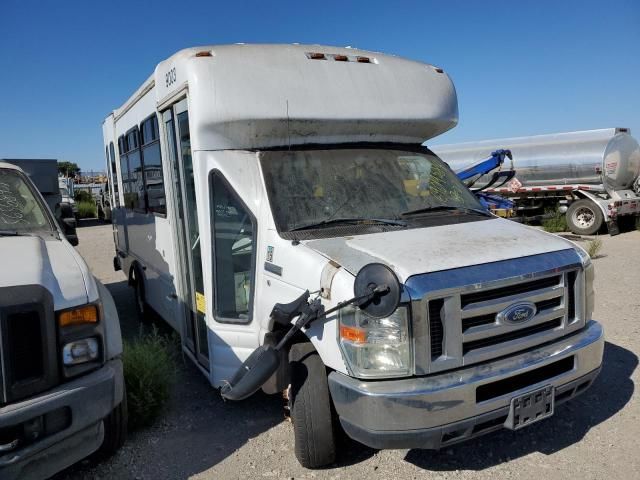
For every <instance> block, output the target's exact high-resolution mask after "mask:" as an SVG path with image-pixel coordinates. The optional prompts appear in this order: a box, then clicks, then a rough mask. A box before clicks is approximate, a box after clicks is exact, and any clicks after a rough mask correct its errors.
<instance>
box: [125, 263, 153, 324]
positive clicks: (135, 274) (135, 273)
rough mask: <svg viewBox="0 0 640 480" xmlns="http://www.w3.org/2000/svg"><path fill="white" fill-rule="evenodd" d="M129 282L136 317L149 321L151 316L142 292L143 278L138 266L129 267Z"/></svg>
mask: <svg viewBox="0 0 640 480" xmlns="http://www.w3.org/2000/svg"><path fill="white" fill-rule="evenodd" d="M129 283H130V284H131V286H132V287H133V295H134V300H135V307H136V313H137V314H138V319H139V320H140V321H141V322H143V323H149V320H150V318H151V316H150V314H149V305H147V301H146V297H145V292H144V280H143V278H142V274H141V273H140V269H139V267H137V266H134V267H133V268H132V269H131V278H130V279H129Z"/></svg>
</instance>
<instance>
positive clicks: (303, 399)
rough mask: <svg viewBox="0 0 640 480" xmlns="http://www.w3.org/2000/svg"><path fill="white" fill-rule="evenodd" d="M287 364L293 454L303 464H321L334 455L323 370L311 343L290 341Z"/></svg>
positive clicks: (325, 377)
mask: <svg viewBox="0 0 640 480" xmlns="http://www.w3.org/2000/svg"><path fill="white" fill-rule="evenodd" d="M289 365H290V368H291V393H290V400H289V401H290V403H291V420H292V421H293V429H294V436H295V452H296V457H297V458H298V461H299V462H300V464H301V465H302V466H303V467H306V468H319V467H324V466H326V465H329V464H331V463H333V462H334V461H335V458H336V446H335V434H334V430H333V416H332V413H331V397H330V395H329V384H328V382H327V371H326V369H325V366H324V363H322V360H321V359H320V355H318V352H316V350H315V349H314V348H313V345H312V344H311V343H298V344H295V345H293V346H292V347H291V350H290V352H289Z"/></svg>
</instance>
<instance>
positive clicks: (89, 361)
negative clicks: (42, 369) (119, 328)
mask: <svg viewBox="0 0 640 480" xmlns="http://www.w3.org/2000/svg"><path fill="white" fill-rule="evenodd" d="M102 316H103V313H102V305H101V304H100V303H99V302H98V303H90V304H87V305H80V306H77V307H74V308H70V309H67V310H62V311H59V312H57V315H56V317H57V323H58V342H59V343H58V348H59V350H58V352H59V355H60V357H61V360H62V373H63V375H64V377H65V378H73V377H76V376H78V375H81V374H84V373H87V372H89V371H91V370H94V369H96V368H99V367H100V366H101V365H102V363H103V358H102V357H103V351H104V346H103V338H104V327H103V325H102V322H101V318H102Z"/></svg>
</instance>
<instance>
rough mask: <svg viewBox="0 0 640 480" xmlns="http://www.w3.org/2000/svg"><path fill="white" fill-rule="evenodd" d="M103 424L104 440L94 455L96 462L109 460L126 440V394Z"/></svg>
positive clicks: (125, 393)
mask: <svg viewBox="0 0 640 480" xmlns="http://www.w3.org/2000/svg"><path fill="white" fill-rule="evenodd" d="M102 422H103V424H104V440H103V441H102V445H100V448H99V449H98V451H97V452H96V453H95V456H96V458H97V459H98V460H104V459H106V458H109V457H110V456H112V455H113V454H114V453H116V452H117V451H118V449H119V448H120V447H122V445H124V442H125V440H126V439H127V392H126V390H125V392H124V394H123V396H122V402H120V404H119V405H118V406H117V407H116V408H114V409H113V410H112V411H111V413H110V414H109V415H108V416H107V417H106V418H105V419H104V420H103V421H102Z"/></svg>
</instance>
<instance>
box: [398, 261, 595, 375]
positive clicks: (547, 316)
mask: <svg viewBox="0 0 640 480" xmlns="http://www.w3.org/2000/svg"><path fill="white" fill-rule="evenodd" d="M581 268H582V263H581V260H580V258H579V256H578V254H577V253H576V252H575V250H573V249H568V250H561V251H558V252H552V253H547V254H542V255H534V256H531V257H523V258H519V259H513V260H505V261H500V262H493V263H489V264H484V265H474V266H471V267H463V268H459V269H454V270H449V271H443V272H434V273H431V274H424V275H416V276H413V277H410V278H409V279H408V280H407V282H406V284H405V286H406V289H407V291H408V293H409V295H410V296H411V298H412V311H413V314H414V318H413V323H414V331H419V332H420V331H422V332H423V334H422V335H420V336H418V337H416V338H415V339H414V342H415V349H414V352H415V353H416V354H415V365H416V374H428V373H434V372H442V371H445V370H448V369H451V368H457V367H462V366H466V365H472V364H475V363H478V362H483V361H487V360H491V359H494V358H498V357H502V356H504V355H509V354H512V353H515V352H517V351H521V350H525V349H528V348H531V347H534V346H536V345H540V344H542V343H546V342H548V341H551V340H554V339H556V338H559V337H562V336H565V335H567V334H569V333H572V332H574V331H576V330H578V329H580V328H582V327H583V326H584V325H585V319H584V318H583V316H584V314H583V312H584V311H585V306H584V295H583V293H582V290H584V288H583V285H584V274H583V272H582V270H581ZM570 274H572V275H575V292H574V297H575V307H574V308H573V309H570V308H569V307H568V306H569V298H570V295H569V289H568V288H567V285H568V283H569V280H568V278H569V275H570ZM554 277H557V285H551V286H548V285H550V284H553V283H554V282H556V280H552V279H553V278H554ZM545 280H546V281H545ZM534 281H536V282H537V281H539V282H537V283H538V284H539V285H541V286H542V287H543V288H537V289H534V290H530V291H523V290H526V288H523V284H527V285H529V284H530V285H531V286H532V288H535V286H536V282H534ZM510 286H513V287H514V289H515V290H516V291H518V292H519V293H517V294H513V295H508V288H509V287H510ZM527 288H528V287H527ZM497 289H506V291H505V293H506V295H505V296H501V297H500V298H491V297H492V296H493V295H495V294H496V292H494V293H489V294H487V295H482V292H487V291H490V290H497ZM469 294H476V295H475V296H474V295H469ZM465 295H469V297H470V298H479V299H482V298H491V299H489V300H480V301H477V302H475V303H470V302H468V301H467V300H468V299H469V297H467V299H465V302H466V304H465V306H464V308H462V298H463V296H465ZM438 299H442V300H443V302H444V306H443V309H442V315H441V318H442V324H443V327H444V335H443V345H442V354H441V355H440V356H437V355H436V356H433V355H432V352H431V344H430V338H429V336H428V332H424V329H420V328H418V329H415V326H416V325H420V324H422V325H425V324H426V325H429V318H428V317H429V315H428V304H429V301H433V300H438ZM519 301H526V302H532V303H535V304H539V303H542V302H544V303H542V306H544V305H545V304H546V305H554V304H557V305H556V306H551V307H547V308H543V309H541V310H540V311H539V312H537V313H536V315H535V316H534V317H533V318H532V319H531V320H528V321H526V322H524V323H523V324H521V325H513V324H509V325H507V324H501V323H500V322H499V321H498V320H497V319H494V321H492V322H488V321H487V320H488V319H487V318H485V319H484V323H483V324H478V325H472V326H469V327H468V328H466V329H465V330H464V331H463V327H462V325H463V323H462V321H463V319H472V318H479V317H481V316H483V315H484V316H487V317H488V316H489V315H494V314H497V313H498V312H501V311H502V310H504V309H505V308H507V307H509V306H510V305H513V304H514V303H517V302H519ZM552 302H553V303H552ZM572 310H573V312H575V318H569V312H570V311H572ZM558 318H560V319H561V322H560V325H559V326H557V327H556V328H551V327H549V329H543V330H542V331H539V329H536V328H532V327H535V326H536V325H540V326H542V325H543V324H545V323H547V322H551V321H553V320H555V319H558ZM422 322H424V323H422ZM549 325H551V324H549ZM542 328H544V327H542ZM524 329H531V330H533V331H534V332H535V333H532V334H530V335H527V336H525V337H520V338H512V337H511V336H509V340H506V341H504V342H500V343H497V344H495V345H490V346H487V347H479V348H476V349H471V350H469V351H466V353H464V345H465V344H468V343H470V342H476V341H478V340H482V339H491V338H493V337H498V336H500V335H505V334H510V333H512V332H517V331H518V330H524ZM489 341H490V340H489ZM467 350H468V348H467ZM436 353H438V352H436Z"/></svg>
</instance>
